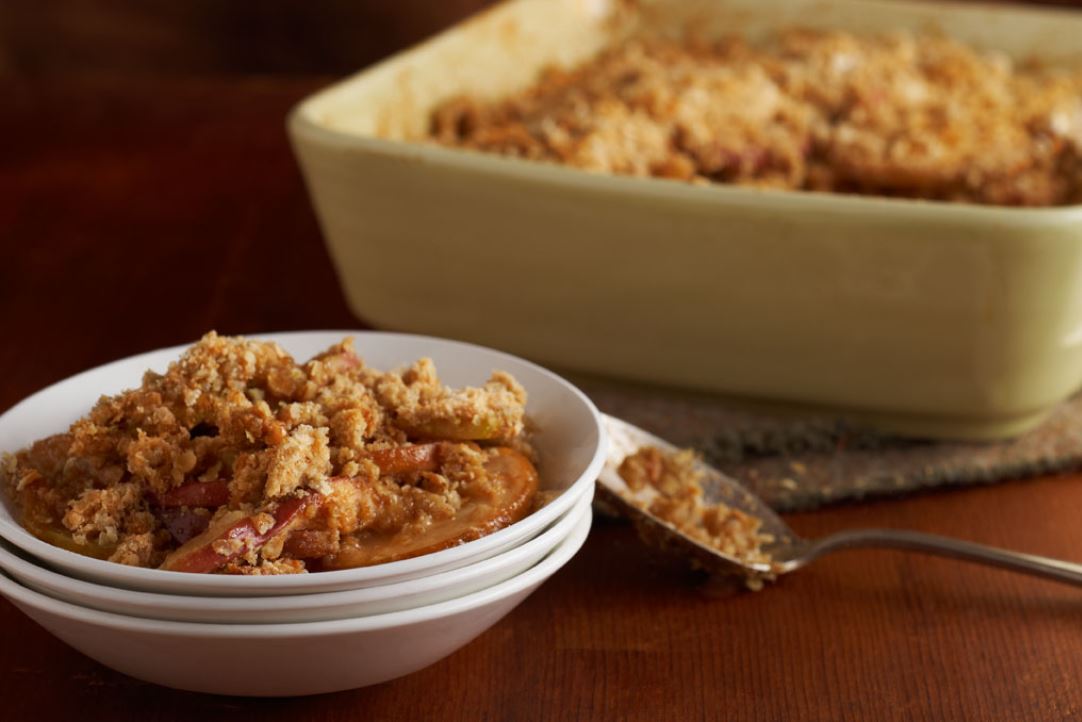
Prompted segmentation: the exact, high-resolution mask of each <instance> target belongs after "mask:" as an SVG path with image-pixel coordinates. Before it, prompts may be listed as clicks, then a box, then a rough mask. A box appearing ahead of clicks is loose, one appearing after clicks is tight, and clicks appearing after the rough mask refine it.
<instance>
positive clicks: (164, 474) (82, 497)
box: [0, 332, 538, 574]
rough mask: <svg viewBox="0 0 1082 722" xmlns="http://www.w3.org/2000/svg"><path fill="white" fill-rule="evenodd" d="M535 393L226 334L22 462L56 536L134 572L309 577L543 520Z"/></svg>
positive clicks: (24, 485) (27, 496) (8, 476)
mask: <svg viewBox="0 0 1082 722" xmlns="http://www.w3.org/2000/svg"><path fill="white" fill-rule="evenodd" d="M525 402H526V393H525V391H524V390H523V388H522V387H521V386H520V385H519V384H518V383H517V382H516V381H515V380H514V379H513V378H512V377H511V376H509V375H508V374H506V373H501V372H497V373H494V374H493V375H492V377H491V378H490V379H489V381H488V382H487V383H485V384H484V385H483V386H481V387H479V388H466V389H450V388H447V387H446V386H444V385H443V384H442V383H441V382H440V380H439V377H438V376H437V373H436V368H435V366H434V364H433V363H432V361H430V360H428V359H421V360H419V361H417V362H416V363H414V364H413V365H411V366H409V367H408V368H405V369H402V370H397V371H390V372H383V371H378V370H376V369H373V368H370V367H368V366H366V365H365V364H364V362H363V361H362V360H361V358H360V357H359V356H358V355H357V354H356V352H355V351H354V349H353V345H352V340H351V339H346V340H344V341H342V342H341V343H339V344H337V345H335V346H332V347H331V348H329V349H327V350H326V351H324V352H323V353H321V354H319V355H317V356H315V357H314V358H312V359H311V360H309V361H307V362H306V363H297V362H295V361H294V360H293V359H292V358H291V357H290V356H289V355H288V354H287V353H286V352H285V351H284V350H283V349H282V348H281V347H279V346H278V345H277V344H275V343H269V342H260V341H252V340H246V339H243V338H227V337H222V336H218V335H217V334H215V333H214V332H211V333H209V334H207V335H206V336H204V337H203V338H202V339H201V340H200V341H199V342H198V343H196V344H195V345H194V346H192V347H191V348H189V349H188V350H187V351H186V352H185V353H184V354H183V356H182V357H181V358H180V359H179V360H178V361H176V362H174V363H173V364H171V365H170V366H169V368H168V370H167V371H166V372H165V373H164V374H157V373H154V372H149V371H148V372H147V373H146V375H145V376H144V377H143V382H142V385H141V386H140V387H139V388H136V389H132V390H129V391H125V392H122V393H120V394H117V395H115V396H105V397H102V398H101V399H100V400H99V401H98V403H97V404H96V405H95V406H94V408H93V409H92V410H91V411H90V413H89V414H87V415H86V416H85V417H83V418H81V419H79V420H78V421H76V422H75V423H74V424H73V425H72V426H71V428H70V429H69V430H68V432H67V433H63V434H58V435H56V436H51V437H48V438H46V439H42V440H41V441H38V442H36V443H35V444H33V445H31V446H30V447H29V448H26V449H23V450H22V451H19V452H18V453H17V454H8V455H5V457H4V459H3V462H2V465H0V487H2V488H3V491H4V495H5V497H6V498H7V500H8V501H9V503H10V505H11V506H12V508H13V510H14V512H15V513H16V516H17V518H18V519H19V521H20V522H21V523H22V524H23V525H24V526H25V527H26V528H27V529H28V530H29V531H30V532H32V533H33V534H35V535H36V536H38V537H39V538H41V539H43V540H45V541H47V542H50V543H52V544H55V545H57V546H61V547H64V548H66V549H69V550H72V551H76V552H79V553H81V554H86V555H89V556H94V557H98V558H102V559H109V560H111V561H114V562H119V563H122V564H129V565H134V566H142V567H157V568H161V569H167V570H174V571H188V572H217V573H231V574H293V573H298V572H305V571H319V570H325V569H340V568H345V567H355V566H362V565H369V564H377V563H381V562H386V561H393V560H396V559H403V558H407V557H412V556H417V555H420V554H425V553H428V552H432V551H436V550H438V549H442V548H445V547H448V546H452V545H455V544H459V543H463V542H465V541H469V540H471V539H475V538H477V537H480V536H482V535H484V534H488V533H490V532H492V531H495V530H497V529H499V528H501V527H503V526H506V525H508V524H510V523H512V522H514V521H517V520H518V519H520V518H522V517H523V516H524V515H526V514H527V513H529V512H530V511H531V509H532V508H533V505H534V502H535V497H536V496H537V493H536V492H537V486H538V475H537V471H536V469H535V468H534V466H533V463H532V461H531V456H532V452H531V450H530V447H529V443H528V440H527V437H526V432H525V429H524V420H525V415H524V414H525V411H524V409H525Z"/></svg>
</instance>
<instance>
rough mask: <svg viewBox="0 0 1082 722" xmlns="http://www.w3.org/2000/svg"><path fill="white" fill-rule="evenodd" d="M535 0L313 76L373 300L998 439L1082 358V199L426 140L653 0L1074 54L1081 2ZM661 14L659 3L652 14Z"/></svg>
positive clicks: (1079, 366)
mask: <svg viewBox="0 0 1082 722" xmlns="http://www.w3.org/2000/svg"><path fill="white" fill-rule="evenodd" d="M626 5H627V3H624V2H617V1H616V0H611V1H610V0H515V1H513V2H508V3H505V4H502V5H499V6H497V7H495V8H493V9H491V10H489V11H488V12H485V13H483V14H481V15H479V16H477V17H475V18H473V19H471V20H468V21H466V22H464V23H462V24H461V25H459V26H457V27H455V28H452V29H451V30H449V31H447V32H445V33H444V34H442V35H440V36H438V37H437V38H435V39H433V40H431V41H429V42H427V43H425V44H423V45H421V46H419V47H417V48H415V49H413V50H410V51H408V52H405V53H403V54H401V55H398V56H396V57H394V58H391V59H390V60H388V61H386V62H384V63H382V64H380V65H378V66H376V67H374V68H372V69H369V70H366V71H364V72H362V73H360V74H358V75H356V76H353V77H351V78H349V79H347V80H345V81H343V82H341V83H339V84H337V85H335V86H333V87H331V88H329V89H327V90H325V91H323V92H321V93H318V94H317V95H315V96H313V97H311V98H309V99H307V100H305V101H304V102H303V103H301V104H300V105H299V106H298V107H297V108H296V109H295V111H294V112H293V114H292V116H291V118H290V121H289V129H290V133H291V136H292V139H293V143H294V147H295V150H296V153H297V156H298V158H299V159H300V163H301V167H302V169H303V172H304V175H305V178H306V181H307V184H308V188H309V191H310V193H311V196H312V199H313V202H314V204H315V208H316V211H317V214H318V216H319V219H320V222H321V224H322V228H323V232H324V234H325V236H326V240H327V243H328V246H329V248H330V251H331V254H332V257H333V259H334V262H335V264H336V266H337V268H338V273H339V276H340V278H341V281H342V284H343V286H344V288H345V291H346V295H347V298H348V300H349V303H350V304H351V306H352V308H353V310H354V311H355V312H356V313H357V314H358V315H359V316H361V317H362V318H364V319H366V320H368V321H369V322H371V323H373V324H375V325H377V326H379V327H383V328H391V329H397V330H404V331H414V332H420V333H429V334H439V335H443V336H452V337H456V338H462V339H467V340H470V341H475V342H478V343H482V344H486V345H491V346H498V347H502V348H504V349H507V350H509V351H512V352H514V353H518V354H523V355H526V356H529V357H532V358H534V359H537V360H539V361H541V362H544V363H549V364H554V365H558V366H562V367H564V368H568V369H576V370H580V371H586V372H594V373H599V374H604V375H609V376H617V377H623V378H628V379H634V380H638V381H645V382H649V383H653V384H661V385H668V386H675V387H683V388H688V389H698V390H707V391H712V392H719V393H723V394H726V395H732V396H739V397H746V398H756V399H768V400H775V401H778V400H780V401H784V402H789V403H798V404H801V405H811V406H815V407H825V408H829V409H834V410H841V411H844V412H848V413H852V414H856V415H859V416H861V417H863V418H866V419H871V420H873V421H875V422H877V423H881V424H885V425H887V426H889V427H891V428H893V429H895V430H900V431H903V432H907V433H912V434H919V435H928V436H957V437H973V438H993V437H1001V436H1009V435H1012V434H1016V433H1018V432H1021V431H1023V430H1025V429H1026V428H1028V427H1030V426H1032V425H1034V424H1035V423H1037V422H1038V421H1039V420H1040V418H1041V417H1042V415H1043V414H1045V413H1046V412H1047V411H1048V410H1049V409H1050V407H1051V406H1052V405H1054V404H1056V403H1057V402H1058V401H1060V400H1062V399H1063V398H1065V397H1067V396H1068V395H1070V394H1071V393H1072V392H1074V391H1075V390H1076V389H1077V388H1078V387H1079V386H1080V383H1082V206H1074V207H1066V208H1051V209H1016V208H994V207H987V206H973V205H957V204H946V203H939V202H925V201H909V200H895V199H879V198H868V197H852V196H841V195H829V194H815V193H801V192H788V191H762V190H754V189H747V188H737V187H726V186H708V187H705V186H695V185H690V184H685V183H680V182H675V181H666V180H657V179H639V178H629V177H614V176H607V175H600V174H593V173H587V172H584V171H579V170H575V169H569V168H564V167H559V166H555V165H547V164H541V163H531V162H528V161H520V160H515V159H509V158H504V157H497V156H490V155H484V154H480V153H473V152H468V151H460V150H454V149H447V148H441V147H436V146H433V145H428V144H424V143H419V142H411V141H410V140H409V139H410V138H415V137H417V136H418V135H419V134H420V133H422V132H423V130H424V128H425V127H426V124H427V122H428V115H429V112H430V110H431V109H432V108H433V106H435V105H436V104H438V103H439V102H440V101H442V100H444V99H446V98H448V97H450V96H453V95H456V94H459V93H472V94H476V95H479V96H483V97H497V96H500V95H503V94H505V93H507V92H510V91H512V90H515V89H517V88H520V87H522V86H524V85H526V84H528V83H529V82H531V81H532V80H533V79H534V78H535V76H536V74H537V72H538V71H539V70H540V69H541V68H542V67H543V66H545V65H548V64H552V63H561V64H566V63H572V62H575V61H579V60H582V59H584V58H585V57H587V56H589V55H590V54H592V53H595V52H596V51H597V50H599V49H600V48H601V47H603V46H604V45H606V44H607V43H610V42H611V41H612V40H613V39H614V38H615V37H617V36H619V35H620V34H622V33H626V32H633V30H634V27H635V25H636V23H640V22H649V23H650V24H651V26H652V27H654V28H657V27H662V26H666V25H667V26H671V27H673V28H677V27H681V26H683V25H684V24H685V23H687V22H688V21H689V20H691V21H694V22H695V24H696V26H697V27H698V28H699V29H700V30H701V31H703V32H705V33H707V34H709V33H722V32H732V31H734V30H741V31H743V32H745V33H747V34H749V35H751V36H753V37H754V36H755V35H758V34H761V33H763V32H765V31H768V30H769V29H771V28H778V27H784V26H791V25H793V24H801V25H805V26H813V27H832V28H842V29H850V30H857V31H882V30H889V29H897V28H913V29H920V28H927V27H929V26H936V27H939V28H941V29H942V30H944V31H945V32H947V33H949V34H950V35H952V36H954V37H957V38H959V39H961V40H964V41H967V42H970V43H973V44H975V45H977V46H982V47H988V48H996V49H1000V50H1003V51H1004V52H1006V53H1008V54H1010V55H1014V56H1018V57H1028V56H1032V55H1036V56H1038V57H1041V58H1042V59H1046V60H1049V61H1051V62H1060V63H1077V62H1078V61H1079V59H1078V57H1077V53H1078V52H1079V50H1080V41H1079V38H1082V14H1078V15H1075V14H1071V13H1069V12H1063V11H1049V10H1041V11H1036V10H1018V9H1009V8H1004V7H987V6H951V5H945V4H942V3H935V4H934V5H931V4H927V5H926V4H923V3H910V2H871V1H868V0H830V1H827V2H822V1H819V2H794V1H793V0H716V1H713V2H712V1H709V0H656V1H654V2H644V3H642V4H641V5H642V7H641V8H640V9H639V11H638V12H630V13H629V12H627V11H626V10H621V8H626ZM644 18H645V19H644Z"/></svg>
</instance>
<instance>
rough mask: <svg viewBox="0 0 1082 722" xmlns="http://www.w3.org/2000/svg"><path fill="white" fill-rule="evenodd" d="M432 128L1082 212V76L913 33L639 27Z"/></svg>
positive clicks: (441, 138) (586, 158)
mask: <svg viewBox="0 0 1082 722" xmlns="http://www.w3.org/2000/svg"><path fill="white" fill-rule="evenodd" d="M429 139H431V140H434V141H436V142H438V143H441V144H444V145H448V146H455V147H460V148H467V149H474V150H480V151H487V152H492V153H500V154H504V155H509V156H515V157H519V158H525V159H532V160H541V161H549V162H555V163H561V164H565V165H569V166H573V167H576V168H582V169H586V170H591V171H599V172H606V173H616V174H626V175H633V176H653V177H661V178H673V179H680V180H685V181H692V182H700V183H705V182H719V183H733V184H738V185H744V186H755V187H761V188H780V189H795V190H809V191H828V192H836V193H858V194H869V195H878V196H894V197H909V198H923V199H932V200H942V201H956V202H968V203H981V204H994V205H1006V206H1057V205H1069V204H1074V203H1082V70H1079V69H1073V70H1071V69H1057V68H1048V67H1039V66H1037V65H1035V64H1016V63H1014V62H1012V61H1011V60H1010V59H1009V58H1008V57H1007V56H1006V55H1003V54H1000V53H989V52H982V51H978V50H976V49H974V48H971V47H968V46H966V45H964V44H962V43H959V42H956V41H953V40H951V39H949V38H946V37H943V36H940V35H927V34H926V35H913V34H909V33H904V32H899V33H894V34H890V35H876V36H858V35H853V34H850V33H846V32H826V31H810V30H797V29H793V30H787V31H784V32H780V33H778V34H776V35H775V36H774V37H772V38H771V39H769V40H768V41H766V42H762V43H751V42H749V41H747V40H746V39H743V38H740V37H731V38H726V39H722V40H718V41H712V42H708V41H705V40H702V39H696V38H692V37H688V38H684V39H682V40H673V39H668V38H661V37H637V38H633V39H630V40H627V41H625V42H622V43H619V44H617V45H615V46H613V47H611V48H609V49H607V50H605V51H603V52H602V53H600V54H599V55H598V56H597V57H596V58H594V59H592V60H590V61H588V62H586V63H584V64H582V65H580V66H578V67H575V68H571V69H561V68H549V69H547V70H546V71H545V72H544V73H543V74H542V76H541V77H540V79H539V80H538V81H537V82H536V83H535V84H534V85H533V86H532V87H529V88H527V89H526V90H524V91H522V92H520V93H518V94H516V95H513V96H512V97H508V98H505V99H501V100H495V101H491V102H490V101H487V100H483V99H479V98H474V97H457V98H454V99H451V100H449V101H448V102H446V103H444V104H442V105H441V106H440V107H438V108H437V109H436V110H435V112H434V113H433V115H432V118H431V127H430V131H429Z"/></svg>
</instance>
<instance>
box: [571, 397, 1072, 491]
mask: <svg viewBox="0 0 1082 722" xmlns="http://www.w3.org/2000/svg"><path fill="white" fill-rule="evenodd" d="M575 382H576V383H577V384H578V385H579V386H580V388H582V389H583V390H584V391H585V392H586V393H587V394H588V395H589V396H590V397H591V398H592V399H593V400H594V402H595V403H596V404H597V405H598V407H599V408H600V409H601V410H602V411H604V412H606V413H609V414H612V415H613V416H618V417H620V418H622V419H624V420H626V421H629V422H631V423H633V424H635V425H637V426H641V427H642V428H644V429H646V430H648V431H651V432H653V433H655V434H657V435H658V436H661V437H663V438H665V439H668V440H669V441H671V442H672V443H674V444H677V445H680V446H686V447H693V448H695V449H698V450H699V451H700V452H701V453H702V454H703V456H704V457H705V458H706V460H707V461H709V462H710V463H712V464H714V465H715V466H717V467H718V468H720V469H721V470H722V471H724V472H725V473H727V474H729V475H730V476H732V477H734V478H736V479H739V480H740V481H741V482H743V483H744V484H745V485H746V486H747V487H749V488H750V489H751V490H752V491H754V492H755V493H756V494H758V495H759V496H760V497H762V498H763V499H764V500H765V501H766V502H767V503H768V504H770V505H771V506H772V507H774V508H775V509H777V510H779V511H798V510H804V509H812V508H815V507H818V506H821V505H823V504H832V503H835V502H840V501H849V500H855V499H861V498H866V497H872V496H886V495H893V494H901V493H906V492H912V491H916V490H919V489H930V488H935V487H943V486H955V485H963V484H977V483H990V482H995V481H1000V480H1004V479H1018V478H1022V477H1026V476H1035V475H1038V474H1045V473H1049V472H1054V471H1063V470H1067V469H1073V468H1080V467H1082V395H1079V396H1075V397H1074V398H1072V399H1070V400H1068V401H1066V402H1064V403H1062V404H1061V405H1060V406H1058V407H1057V408H1056V409H1055V410H1054V411H1053V412H1052V414H1051V415H1050V416H1049V417H1048V418H1047V419H1046V420H1045V421H1044V422H1043V423H1042V424H1041V425H1040V426H1039V427H1038V428H1036V429H1034V430H1032V431H1030V432H1028V433H1026V434H1024V435H1022V436H1020V437H1018V438H1015V439H1012V440H1009V441H998V442H959V441H920V440H913V439H903V438H899V437H892V436H888V435H884V434H882V433H878V432H875V431H872V430H870V429H867V428H861V427H859V426H856V425H854V424H853V423H852V422H849V421H845V420H842V419H838V418H834V417H831V416H828V415H818V414H805V415H793V414H791V413H786V414H778V413H775V412H768V411H760V410H749V409H747V408H741V407H737V406H736V405H734V404H732V403H731V402H726V401H723V400H719V399H718V398H717V397H713V396H709V395H696V394H688V393H683V392H673V391H669V390H663V389H656V388H651V387H644V386H633V385H628V384H623V383H620V382H614V381H609V380H602V379H597V378H582V377H577V378H575Z"/></svg>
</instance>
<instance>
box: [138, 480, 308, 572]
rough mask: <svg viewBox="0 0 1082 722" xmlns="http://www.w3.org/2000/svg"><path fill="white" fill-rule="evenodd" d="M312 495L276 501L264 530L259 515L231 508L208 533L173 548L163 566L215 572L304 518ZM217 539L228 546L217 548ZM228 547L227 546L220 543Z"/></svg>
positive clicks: (182, 570) (270, 510)
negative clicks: (257, 521) (267, 526)
mask: <svg viewBox="0 0 1082 722" xmlns="http://www.w3.org/2000/svg"><path fill="white" fill-rule="evenodd" d="M314 498H315V497H313V496H312V495H307V494H306V495H304V496H297V497H291V498H289V499H285V500H283V501H281V502H278V503H277V504H275V505H274V506H273V507H272V508H270V509H267V510H266V512H265V513H268V514H270V515H271V516H272V517H273V518H274V523H273V524H271V526H270V528H268V529H266V530H265V531H262V532H261V531H259V527H258V526H257V525H256V516H258V514H259V512H257V513H256V514H249V513H247V512H242V511H231V512H227V513H225V514H223V515H222V517H221V518H219V519H218V521H216V522H215V523H213V524H212V525H211V526H210V527H209V528H208V529H207V530H206V531H205V532H203V533H202V534H200V535H199V536H197V537H194V538H193V539H191V540H189V541H188V542H187V543H185V544H183V545H182V546H181V547H180V548H179V549H177V550H176V551H174V552H173V553H172V554H170V555H169V556H168V557H166V559H165V561H164V562H162V565H161V567H159V568H160V569H165V570H167V571H172V572H196V573H207V572H213V571H215V570H216V569H219V568H220V567H222V566H223V565H224V564H225V563H226V562H229V561H232V560H233V559H236V558H237V557H241V556H244V555H245V554H247V553H248V552H250V551H252V550H255V549H259V548H260V547H261V546H263V545H264V544H266V543H267V542H268V541H269V540H270V539H272V538H273V537H275V536H277V535H278V534H281V533H285V532H287V531H288V529H287V527H288V526H289V525H290V524H292V523H294V522H299V521H300V520H301V519H303V518H304V513H303V512H304V510H305V509H306V508H307V507H308V505H309V504H310V503H312V501H313V499H314ZM216 542H226V543H227V546H228V549H226V550H224V551H219V550H218V549H215V548H214V547H215V543H216ZM219 546H226V545H219Z"/></svg>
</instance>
